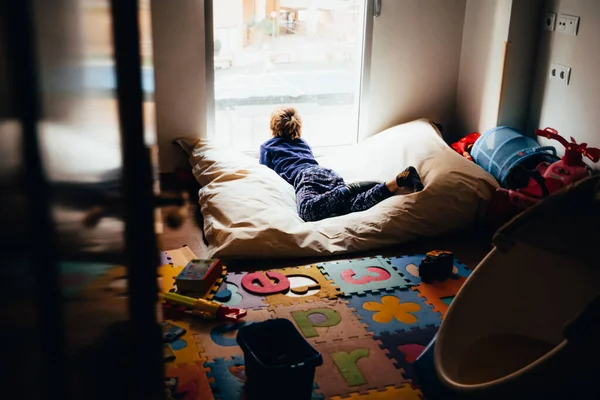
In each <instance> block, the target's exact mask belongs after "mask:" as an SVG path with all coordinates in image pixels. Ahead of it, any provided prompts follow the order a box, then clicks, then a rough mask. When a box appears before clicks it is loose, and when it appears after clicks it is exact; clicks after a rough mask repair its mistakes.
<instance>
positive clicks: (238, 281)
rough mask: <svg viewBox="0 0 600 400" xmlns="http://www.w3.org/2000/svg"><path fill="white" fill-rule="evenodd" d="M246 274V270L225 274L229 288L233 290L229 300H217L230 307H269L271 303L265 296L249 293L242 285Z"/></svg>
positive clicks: (247, 308)
mask: <svg viewBox="0 0 600 400" xmlns="http://www.w3.org/2000/svg"><path fill="white" fill-rule="evenodd" d="M246 275H247V273H246V272H243V273H238V272H229V273H228V274H227V275H226V276H225V283H226V284H227V290H229V291H230V292H231V297H230V299H229V300H227V301H218V300H215V301H216V302H217V303H221V304H223V305H225V306H228V307H238V308H243V309H246V310H253V309H260V308H263V307H267V306H268V305H269V304H267V302H265V298H264V297H263V296H256V295H254V294H252V293H248V292H247V291H246V290H245V289H244V287H243V286H242V279H244V276H246Z"/></svg>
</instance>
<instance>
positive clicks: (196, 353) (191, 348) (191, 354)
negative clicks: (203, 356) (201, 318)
mask: <svg viewBox="0 0 600 400" xmlns="http://www.w3.org/2000/svg"><path fill="white" fill-rule="evenodd" d="M166 322H171V323H173V324H176V325H177V326H179V327H181V328H183V329H185V330H186V332H185V333H184V334H183V335H182V336H181V337H179V339H177V340H176V342H177V343H175V342H174V343H173V344H171V347H173V353H175V360H174V361H173V362H172V363H173V364H177V365H181V364H195V363H196V362H198V361H200V353H203V352H204V347H203V342H202V338H201V337H199V336H197V335H196V334H195V333H194V330H193V329H192V324H193V322H190V320H183V321H177V322H174V321H170V320H167V321H166ZM167 365H169V364H167Z"/></svg>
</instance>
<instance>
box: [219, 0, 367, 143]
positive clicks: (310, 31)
mask: <svg viewBox="0 0 600 400" xmlns="http://www.w3.org/2000/svg"><path fill="white" fill-rule="evenodd" d="M365 3H366V2H365V1H363V0H213V15H212V26H213V35H214V37H213V43H214V60H213V64H214V65H213V66H212V67H213V68H214V110H215V115H214V131H212V132H209V139H212V140H215V141H218V142H221V143H226V144H229V145H231V146H232V147H234V148H236V149H239V150H257V149H258V146H259V145H260V144H261V143H262V142H263V141H265V140H266V139H268V138H269V135H270V132H269V116H270V114H271V111H272V110H273V109H274V108H276V107H277V106H280V105H291V106H294V107H296V108H297V109H298V111H299V112H300V115H301V116H302V119H303V124H304V128H303V132H304V133H303V134H304V137H305V138H306V139H307V140H308V142H309V143H310V144H311V145H312V146H314V147H319V146H332V145H344V144H350V143H355V142H356V141H357V137H358V111H359V99H360V95H359V93H360V81H361V67H362V59H361V56H362V47H363V40H364V27H363V21H364V18H363V16H364V8H365ZM207 17H209V18H210V16H207Z"/></svg>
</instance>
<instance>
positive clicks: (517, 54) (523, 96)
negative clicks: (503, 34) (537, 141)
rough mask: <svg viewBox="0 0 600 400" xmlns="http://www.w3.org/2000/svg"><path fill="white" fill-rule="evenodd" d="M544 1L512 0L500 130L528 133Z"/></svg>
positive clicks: (499, 114)
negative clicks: (509, 129) (511, 128)
mask: <svg viewBox="0 0 600 400" xmlns="http://www.w3.org/2000/svg"><path fill="white" fill-rule="evenodd" d="M542 8H543V0H513V1H512V7H511V12H510V25H509V32H508V42H509V46H508V51H507V55H506V60H505V63H504V79H503V82H502V92H501V94H500V104H499V109H498V123H497V125H499V126H511V127H513V128H515V129H518V130H519V131H521V132H524V133H527V134H532V133H533V132H529V131H527V117H528V113H529V108H530V104H531V87H532V86H533V75H534V70H535V62H536V54H537V42H538V38H539V33H540V27H541V26H543V21H544V17H543V13H542Z"/></svg>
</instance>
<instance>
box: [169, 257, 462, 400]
mask: <svg viewBox="0 0 600 400" xmlns="http://www.w3.org/2000/svg"><path fill="white" fill-rule="evenodd" d="M164 256H165V258H164V260H165V262H166V263H165V265H163V266H162V267H161V268H160V275H161V276H162V278H161V289H162V290H163V291H168V290H169V289H170V288H171V287H172V285H173V283H174V277H175V276H176V275H177V274H178V272H179V271H181V269H182V268H183V267H184V266H185V265H183V264H184V263H185V262H186V260H187V259H189V258H190V257H193V254H191V253H190V252H189V251H188V253H185V250H183V251H182V250H181V249H177V250H173V251H171V252H166V253H165V254H164ZM423 257H425V254H413V255H406V256H400V257H391V258H390V257H372V258H360V259H349V260H342V261H335V262H327V263H321V264H313V265H307V266H301V267H294V268H281V269H271V270H268V271H258V272H251V273H243V272H242V273H239V272H229V273H227V274H226V275H225V279H224V280H223V281H222V283H221V286H220V288H219V292H221V291H229V292H228V293H227V296H226V297H225V298H227V299H228V300H227V301H222V304H224V305H227V306H229V307H239V308H244V309H246V310H248V314H247V316H246V317H245V318H243V319H242V320H240V321H238V322H233V323H231V322H222V321H217V320H209V319H202V318H198V317H194V316H191V317H188V316H184V315H183V314H182V315H181V316H173V315H169V317H170V318H171V319H168V320H167V322H169V323H171V324H173V325H175V326H177V327H181V328H184V329H185V330H186V332H185V334H183V336H181V337H179V338H178V339H177V340H175V341H174V342H172V343H171V348H172V355H171V357H170V359H169V360H170V361H168V362H166V364H165V371H166V381H167V382H168V383H169V382H170V383H171V384H172V389H171V398H173V399H179V398H185V399H196V400H200V399H221V400H238V399H244V384H245V380H246V375H245V369H244V356H243V352H242V349H241V348H240V347H239V346H238V344H237V342H236V334H237V331H238V330H239V329H240V328H241V327H243V326H246V325H249V324H252V323H255V322H260V321H264V320H267V319H273V318H285V319H288V320H290V321H291V322H292V323H293V324H294V326H295V327H296V328H297V329H298V331H299V332H300V333H301V334H302V335H303V336H304V338H305V339H306V340H307V341H308V342H309V343H310V344H311V345H312V346H313V347H314V348H315V349H316V350H317V351H318V352H320V353H321V355H322V357H323V364H322V365H321V366H319V367H317V369H316V372H315V378H314V386H313V388H314V390H313V396H312V398H313V399H336V400H338V399H339V400H341V399H422V398H424V397H423V395H422V393H421V391H420V390H419V382H418V380H417V377H416V376H415V373H414V370H413V367H412V363H413V362H414V360H415V359H416V358H417V357H418V356H419V355H420V354H421V352H422V351H423V349H424V348H425V346H426V345H427V344H428V343H429V341H430V340H431V339H432V338H433V336H434V335H435V333H436V332H437V329H438V327H439V326H440V323H441V322H442V318H444V315H445V313H446V310H447V309H448V305H449V304H450V302H451V301H452V298H453V297H454V295H456V293H457V292H458V290H459V289H460V287H461V285H462V284H463V283H464V281H465V279H466V278H467V277H468V275H469V274H470V271H469V270H468V269H467V268H466V267H465V266H464V265H463V264H461V263H460V262H458V261H457V260H456V259H455V260H454V267H453V271H452V275H451V276H450V277H449V278H448V279H446V280H444V281H437V280H436V281H433V282H431V283H423V282H422V281H421V279H420V278H419V273H418V265H419V263H420V261H421V260H422V259H423ZM282 282H284V283H285V284H284V285H281V283H282ZM249 286H253V287H249ZM248 289H249V290H248ZM219 292H217V295H215V297H214V298H213V301H218V300H217V299H219V298H221V297H220V296H218V293H219ZM281 340H285V338H281ZM173 356H174V357H173ZM266 390H268V389H266ZM281 398H285V396H284V395H282V397H281Z"/></svg>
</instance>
